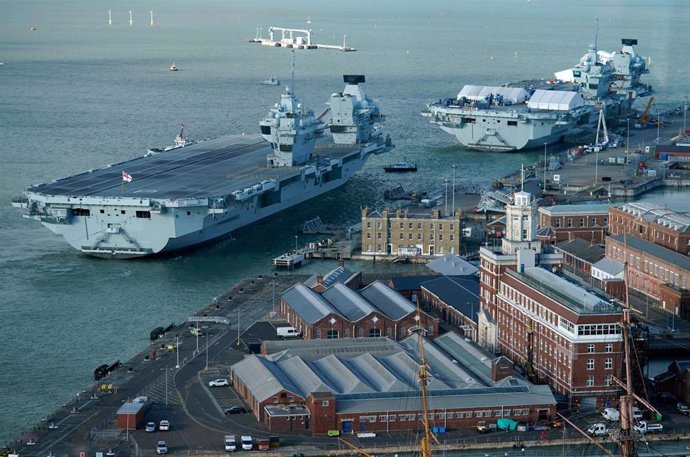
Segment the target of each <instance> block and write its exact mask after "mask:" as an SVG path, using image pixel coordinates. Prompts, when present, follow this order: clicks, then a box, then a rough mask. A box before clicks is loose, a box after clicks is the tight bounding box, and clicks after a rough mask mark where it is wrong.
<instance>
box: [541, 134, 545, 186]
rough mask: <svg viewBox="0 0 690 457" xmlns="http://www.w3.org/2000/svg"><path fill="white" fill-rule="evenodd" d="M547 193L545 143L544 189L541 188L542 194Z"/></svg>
mask: <svg viewBox="0 0 690 457" xmlns="http://www.w3.org/2000/svg"><path fill="white" fill-rule="evenodd" d="M544 192H546V143H544V187H542V188H541V193H542V194H544Z"/></svg>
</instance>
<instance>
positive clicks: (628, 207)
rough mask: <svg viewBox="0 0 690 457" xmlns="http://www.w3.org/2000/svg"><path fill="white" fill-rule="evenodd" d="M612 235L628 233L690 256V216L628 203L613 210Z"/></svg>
mask: <svg viewBox="0 0 690 457" xmlns="http://www.w3.org/2000/svg"><path fill="white" fill-rule="evenodd" d="M609 213H610V214H609V219H610V223H609V232H610V233H611V235H621V234H623V233H627V234H628V235H634V236H635V237H637V238H639V239H641V240H645V241H649V242H650V243H654V244H658V245H661V246H664V247H666V248H668V249H671V250H673V251H676V252H680V253H681V254H685V255H688V254H690V217H689V216H687V215H686V214H684V213H679V212H676V211H672V210H670V209H666V208H662V207H659V206H656V205H652V204H649V203H644V202H636V203H627V204H625V205H623V206H621V207H619V208H615V207H611V209H610V211H609Z"/></svg>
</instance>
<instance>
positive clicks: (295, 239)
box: [295, 235, 297, 252]
mask: <svg viewBox="0 0 690 457" xmlns="http://www.w3.org/2000/svg"><path fill="white" fill-rule="evenodd" d="M296 251H297V235H295V252H296Z"/></svg>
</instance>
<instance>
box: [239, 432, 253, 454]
mask: <svg viewBox="0 0 690 457" xmlns="http://www.w3.org/2000/svg"><path fill="white" fill-rule="evenodd" d="M240 442H241V443H242V449H244V450H245V451H251V450H252V449H254V440H253V439H252V437H251V436H249V435H242V438H240Z"/></svg>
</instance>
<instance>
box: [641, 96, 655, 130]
mask: <svg viewBox="0 0 690 457" xmlns="http://www.w3.org/2000/svg"><path fill="white" fill-rule="evenodd" d="M652 104H654V97H649V101H648V102H647V106H646V107H645V109H644V111H643V112H642V114H640V117H638V118H637V123H638V124H639V125H641V126H642V127H645V126H647V124H649V122H650V119H649V112H650V110H651V109H652Z"/></svg>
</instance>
